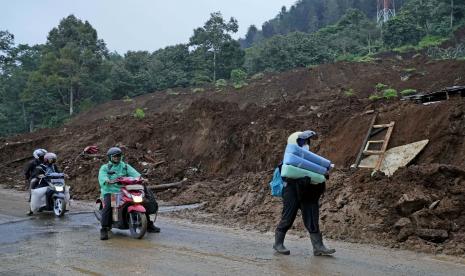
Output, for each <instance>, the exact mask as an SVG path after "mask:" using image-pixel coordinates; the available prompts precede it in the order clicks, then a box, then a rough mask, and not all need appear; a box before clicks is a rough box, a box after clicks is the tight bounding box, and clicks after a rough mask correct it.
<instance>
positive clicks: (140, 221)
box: [128, 212, 147, 239]
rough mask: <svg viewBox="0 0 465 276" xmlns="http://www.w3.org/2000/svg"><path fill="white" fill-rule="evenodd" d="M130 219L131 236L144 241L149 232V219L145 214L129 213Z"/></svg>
mask: <svg viewBox="0 0 465 276" xmlns="http://www.w3.org/2000/svg"><path fill="white" fill-rule="evenodd" d="M128 217H129V218H128V221H129V223H128V224H129V231H130V232H131V236H132V237H133V238H135V239H142V237H143V236H144V235H145V232H146V231H147V217H146V216H145V213H139V212H135V213H129V214H128Z"/></svg>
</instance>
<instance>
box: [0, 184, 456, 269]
mask: <svg viewBox="0 0 465 276" xmlns="http://www.w3.org/2000/svg"><path fill="white" fill-rule="evenodd" d="M11 193H12V192H11V191H8V190H1V189H0V275H128V274H135V275H237V274H243V275H244V274H246V275H465V259H459V258H452V257H446V256H431V255H425V254H416V253H413V252H408V251H397V250H390V249H385V248H380V247H372V246H367V245H357V244H349V243H342V242H335V241H330V242H328V244H329V245H331V246H333V247H335V248H336V249H337V250H338V251H337V253H336V255H335V256H334V257H314V256H313V255H312V254H311V250H310V248H311V245H310V242H309V240H308V239H306V238H303V239H301V238H298V237H289V238H288V239H287V240H286V245H287V246H288V248H290V249H291V255H290V256H277V255H275V254H274V253H273V250H272V249H271V245H272V240H273V236H272V234H271V233H267V234H260V233H250V232H247V231H244V230H237V229H236V230H232V229H227V228H223V227H217V226H207V225H200V224H192V223H189V222H187V221H181V220H173V219H169V218H166V217H163V215H161V216H159V219H158V221H157V224H158V225H159V226H160V227H161V228H162V232H161V233H159V234H148V235H147V236H146V237H145V238H144V239H143V240H134V239H132V238H130V237H129V236H128V233H127V232H125V231H118V230H114V231H113V234H112V236H111V239H110V240H109V241H100V240H99V239H98V229H99V228H98V226H99V225H98V223H97V222H96V220H95V218H94V216H93V214H91V213H86V212H82V211H85V210H86V208H88V207H86V206H79V208H77V207H76V209H77V210H72V211H71V212H70V213H68V214H66V216H65V217H64V218H61V219H59V218H54V217H53V216H52V215H51V214H50V215H47V214H40V215H38V216H34V217H32V218H28V217H26V216H25V215H24V214H23V213H24V210H25V208H26V207H25V206H26V204H25V201H24V195H22V196H19V197H18V196H11ZM71 208H72V207H71ZM87 210H88V209H87ZM76 211H78V213H76ZM73 212H74V213H73Z"/></svg>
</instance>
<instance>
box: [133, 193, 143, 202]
mask: <svg viewBox="0 0 465 276" xmlns="http://www.w3.org/2000/svg"><path fill="white" fill-rule="evenodd" d="M132 200H134V202H135V203H141V202H142V200H143V198H142V196H135V195H133V196H132Z"/></svg>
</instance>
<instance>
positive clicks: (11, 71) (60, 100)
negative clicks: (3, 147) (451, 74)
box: [0, 0, 465, 136]
mask: <svg viewBox="0 0 465 276" xmlns="http://www.w3.org/2000/svg"><path fill="white" fill-rule="evenodd" d="M372 2H373V1H367V0H348V1H336V0H330V1H323V0H301V1H298V2H297V3H296V4H295V5H293V6H292V7H291V8H290V9H289V10H287V9H283V10H282V11H281V12H280V13H279V14H278V15H277V16H276V18H274V19H272V20H269V21H267V22H265V23H264V24H263V26H262V30H258V29H257V28H256V27H253V26H251V27H250V28H249V32H248V33H247V35H246V37H245V42H246V45H244V40H240V41H236V40H234V39H232V35H233V34H234V33H237V31H238V24H239V22H237V20H236V19H234V18H230V19H224V18H223V16H222V15H221V13H219V12H216V13H212V14H211V17H210V18H209V19H208V20H207V21H206V22H205V24H204V25H203V26H201V27H199V28H197V29H195V30H194V31H193V34H192V36H191V38H190V39H189V41H187V42H186V43H184V44H179V45H173V46H169V47H166V48H163V49H159V50H157V51H155V52H149V51H128V52H127V53H124V54H119V53H116V52H110V51H109V50H108V48H107V46H106V44H105V42H104V41H103V40H102V39H100V38H99V37H98V32H97V30H95V29H94V28H93V27H92V25H91V24H90V23H89V22H87V21H83V20H81V19H79V18H76V17H75V16H74V15H70V16H68V17H66V18H63V19H62V20H61V21H60V22H59V24H58V26H57V27H55V28H53V29H52V30H51V31H50V32H49V34H48V37H47V41H46V43H45V44H43V45H34V46H31V45H24V44H20V45H16V44H15V42H14V34H11V33H9V32H8V31H6V30H3V31H2V30H0V136H7V135H12V134H16V133H21V132H27V131H33V130H35V129H38V128H44V127H54V126H57V125H60V124H62V123H63V122H66V121H67V120H69V119H70V118H72V116H74V115H75V114H77V113H79V112H82V111H86V110H89V109H91V108H92V107H94V106H97V105H98V104H100V103H103V102H106V101H109V100H112V99H125V98H126V99H129V98H132V97H135V96H139V95H142V94H146V93H150V92H154V91H161V90H165V89H169V88H174V87H192V88H193V90H195V91H199V89H200V88H199V87H201V86H204V85H217V86H225V85H230V84H232V85H233V86H234V87H236V88H241V87H243V86H244V85H247V82H246V81H245V79H246V78H247V77H252V76H253V75H255V74H257V73H262V72H279V71H285V70H289V69H292V68H296V67H313V66H317V65H319V64H323V63H331V62H337V61H353V62H371V61H373V60H375V59H376V54H377V53H380V52H386V51H396V52H405V51H426V53H427V54H428V55H430V56H431V57H432V58H437V59H444V58H454V59H460V58H464V57H465V47H464V44H463V42H461V41H460V39H459V40H458V41H456V42H454V43H452V44H450V45H448V47H449V48H447V49H443V48H442V46H441V45H443V43H444V42H445V41H447V40H449V39H450V38H451V37H452V36H453V34H454V32H456V31H457V30H458V29H459V28H460V27H461V26H463V25H464V22H465V3H463V2H458V1H453V0H431V1H424V0H405V1H396V2H397V4H398V6H399V7H402V8H400V9H399V11H398V13H397V16H396V17H394V18H393V19H391V20H390V21H388V22H387V23H386V24H383V25H378V24H377V23H376V19H375V16H376V5H375V4H374V3H372ZM418 7H422V8H421V9H418ZM241 44H242V47H241ZM244 46H247V47H248V48H246V49H244ZM194 88H195V89H194ZM200 90H201V89H200Z"/></svg>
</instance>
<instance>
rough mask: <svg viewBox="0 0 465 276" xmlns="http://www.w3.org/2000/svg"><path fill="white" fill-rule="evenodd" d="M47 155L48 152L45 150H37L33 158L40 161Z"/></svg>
mask: <svg viewBox="0 0 465 276" xmlns="http://www.w3.org/2000/svg"><path fill="white" fill-rule="evenodd" d="M46 153H47V151H46V150H44V149H36V150H35V151H34V152H33V153H32V156H33V157H34V158H35V159H40V158H41V157H44V156H45V154H46Z"/></svg>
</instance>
